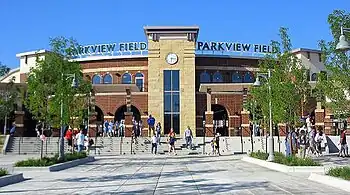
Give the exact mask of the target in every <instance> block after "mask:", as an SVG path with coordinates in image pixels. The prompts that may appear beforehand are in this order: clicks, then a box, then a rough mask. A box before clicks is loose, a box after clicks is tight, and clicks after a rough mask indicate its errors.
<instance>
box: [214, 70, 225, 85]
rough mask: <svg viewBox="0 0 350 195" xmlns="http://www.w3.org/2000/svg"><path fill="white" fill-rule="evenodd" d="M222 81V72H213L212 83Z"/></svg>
mask: <svg viewBox="0 0 350 195" xmlns="http://www.w3.org/2000/svg"><path fill="white" fill-rule="evenodd" d="M222 82H223V78H222V74H221V73H220V72H216V73H214V75H213V83H222Z"/></svg>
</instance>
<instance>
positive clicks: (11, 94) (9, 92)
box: [0, 62, 20, 135]
mask: <svg viewBox="0 0 350 195" xmlns="http://www.w3.org/2000/svg"><path fill="white" fill-rule="evenodd" d="M9 71H10V68H9V67H7V66H6V65H3V64H2V63H1V62H0V77H3V76H5V75H7V74H8V73H9ZM5 85H6V86H4V88H3V89H2V90H1V91H0V118H1V119H2V118H3V119H4V122H5V123H4V135H5V134H6V128H7V117H8V116H9V114H10V113H11V112H12V111H13V110H14V108H15V107H14V105H15V104H16V101H17V100H18V98H19V95H20V93H19V92H20V90H19V89H18V88H17V87H15V85H14V82H13V80H11V81H10V82H9V83H6V84H5Z"/></svg>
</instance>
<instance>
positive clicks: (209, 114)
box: [204, 111, 215, 137]
mask: <svg viewBox="0 0 350 195" xmlns="http://www.w3.org/2000/svg"><path fill="white" fill-rule="evenodd" d="M213 119H214V112H213V111H206V112H205V127H204V131H205V136H206V137H213V136H214V133H215V132H214V124H213V121H214V120H213Z"/></svg>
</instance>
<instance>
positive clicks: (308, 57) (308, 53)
mask: <svg viewBox="0 0 350 195" xmlns="http://www.w3.org/2000/svg"><path fill="white" fill-rule="evenodd" d="M306 54H307V59H309V60H311V57H310V52H307V53H306Z"/></svg>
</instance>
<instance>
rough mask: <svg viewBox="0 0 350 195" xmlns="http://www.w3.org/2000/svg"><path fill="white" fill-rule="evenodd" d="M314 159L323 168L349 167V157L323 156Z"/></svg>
mask: <svg viewBox="0 0 350 195" xmlns="http://www.w3.org/2000/svg"><path fill="white" fill-rule="evenodd" d="M314 159H315V161H318V162H320V163H321V164H322V165H323V166H325V167H337V166H350V157H344V158H343V157H338V156H337V154H330V155H324V156H320V157H317V158H314Z"/></svg>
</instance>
